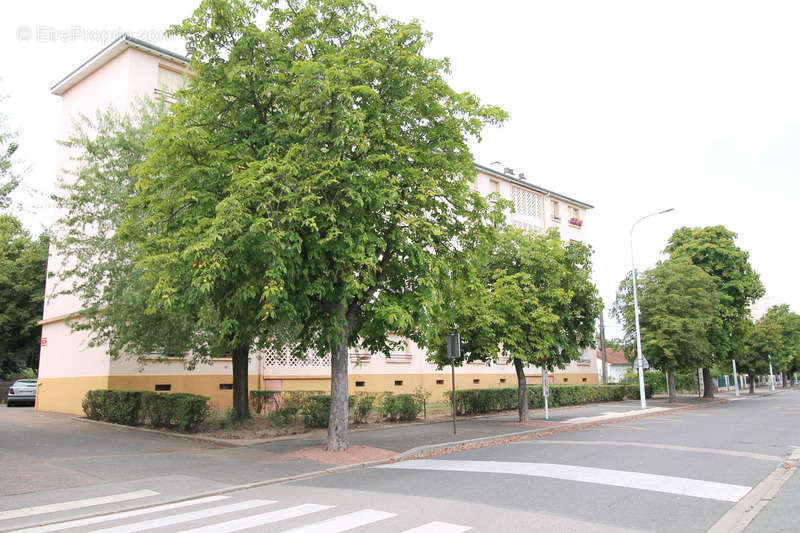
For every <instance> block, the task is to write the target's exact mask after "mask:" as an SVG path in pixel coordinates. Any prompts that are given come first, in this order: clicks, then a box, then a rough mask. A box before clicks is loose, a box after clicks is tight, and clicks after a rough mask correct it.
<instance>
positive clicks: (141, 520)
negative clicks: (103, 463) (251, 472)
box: [12, 495, 472, 533]
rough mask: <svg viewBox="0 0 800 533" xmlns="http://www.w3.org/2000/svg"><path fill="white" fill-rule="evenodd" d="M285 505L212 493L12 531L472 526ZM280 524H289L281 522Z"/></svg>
mask: <svg viewBox="0 0 800 533" xmlns="http://www.w3.org/2000/svg"><path fill="white" fill-rule="evenodd" d="M65 503H69V502H65ZM286 505H288V506H281V503H280V502H279V501H277V500H266V499H255V498H254V499H247V500H243V501H232V498H231V497H230V496H223V495H218V496H208V497H204V498H197V499H194V500H187V501H182V502H176V503H169V504H163V505H155V506H153V507H147V508H144V509H135V510H132V511H122V512H117V513H112V514H108V515H101V516H92V517H89V518H81V519H76V520H68V521H64V522H58V523H53V524H46V525H41V526H34V527H28V528H24V529H15V530H12V531H13V533H50V532H53V531H67V532H70V531H72V532H77V531H80V532H87V533H89V532H91V533H135V532H137V531H164V530H165V529H169V530H170V531H175V532H176V533H177V532H180V533H233V532H237V531H245V530H251V529H254V530H255V528H258V529H257V530H258V531H264V526H270V527H273V528H275V529H270V531H276V532H278V531H279V532H281V533H339V532H345V531H355V530H357V529H358V528H362V527H366V526H370V525H372V524H376V523H379V522H380V523H381V531H382V532H384V533H389V532H391V531H397V532H398V533H461V532H464V531H469V530H471V529H472V528H471V527H469V526H463V525H459V524H451V523H448V522H439V521H433V522H427V523H423V524H420V525H418V526H415V527H413V528H411V529H402V531H401V528H399V527H395V528H392V519H393V518H397V517H398V516H399V515H398V514H396V513H391V512H387V511H381V510H377V509H358V510H355V511H352V510H337V509H336V506H335V505H324V504H317V503H301V504H299V505H289V504H286ZM250 513H255V514H250ZM331 515H332V516H331ZM196 521H203V522H202V525H200V526H198V525H197V524H194V525H192V524H190V523H191V522H196ZM115 522H117V524H114V523H115ZM119 522H125V523H119ZM281 522H289V523H287V524H284V525H282V524H281ZM300 522H302V523H300Z"/></svg>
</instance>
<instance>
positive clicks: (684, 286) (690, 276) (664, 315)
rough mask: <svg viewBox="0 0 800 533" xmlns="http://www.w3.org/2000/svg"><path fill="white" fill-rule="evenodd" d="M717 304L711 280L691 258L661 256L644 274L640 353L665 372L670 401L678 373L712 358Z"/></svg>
mask: <svg viewBox="0 0 800 533" xmlns="http://www.w3.org/2000/svg"><path fill="white" fill-rule="evenodd" d="M715 305H716V287H715V285H714V282H713V280H712V279H711V277H710V276H709V275H708V274H706V273H705V271H703V270H702V269H701V268H699V267H696V266H694V265H693V264H692V263H691V262H690V261H689V260H688V259H687V258H677V259H669V260H667V261H662V262H660V263H659V264H658V265H657V266H656V267H655V268H654V269H652V270H648V271H647V272H645V274H644V287H643V291H642V295H641V298H640V299H639V306H640V308H641V317H640V320H641V331H642V352H643V353H644V354H645V356H646V358H647V360H648V361H649V362H650V366H651V367H655V368H660V369H662V370H664V371H665V372H666V373H667V384H668V392H669V401H670V402H674V401H676V400H677V395H676V391H675V372H676V371H685V370H692V369H696V368H698V367H701V366H705V365H707V364H708V361H709V360H710V359H711V343H710V342H709V333H710V332H711V330H712V329H713V328H714V327H716V324H715V322H716V320H717V317H716V315H715Z"/></svg>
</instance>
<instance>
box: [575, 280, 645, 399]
mask: <svg viewBox="0 0 800 533" xmlns="http://www.w3.org/2000/svg"><path fill="white" fill-rule="evenodd" d="M631 285H633V281H631ZM581 381H583V382H584V383H586V378H583V379H581Z"/></svg>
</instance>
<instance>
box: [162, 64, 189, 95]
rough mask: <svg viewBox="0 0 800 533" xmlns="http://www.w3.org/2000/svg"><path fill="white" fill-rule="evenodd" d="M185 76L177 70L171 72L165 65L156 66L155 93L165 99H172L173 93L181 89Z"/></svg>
mask: <svg viewBox="0 0 800 533" xmlns="http://www.w3.org/2000/svg"><path fill="white" fill-rule="evenodd" d="M184 76H185V74H184V73H183V72H180V71H178V70H173V69H171V68H169V67H167V66H165V65H159V66H158V89H156V93H157V94H158V93H161V94H164V95H165V96H166V97H167V98H172V96H173V95H174V94H175V91H177V90H178V89H180V88H181V87H183V85H184V84H185V82H186V81H185V80H186V78H185V77H184Z"/></svg>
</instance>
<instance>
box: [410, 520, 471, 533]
mask: <svg viewBox="0 0 800 533" xmlns="http://www.w3.org/2000/svg"><path fill="white" fill-rule="evenodd" d="M470 529H472V528H471V527H467V526H459V525H458V524H448V523H447V522H428V523H427V524H423V525H421V526H419V527H415V528H414V529H407V530H405V531H403V533H463V532H464V531H469V530H470Z"/></svg>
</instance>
